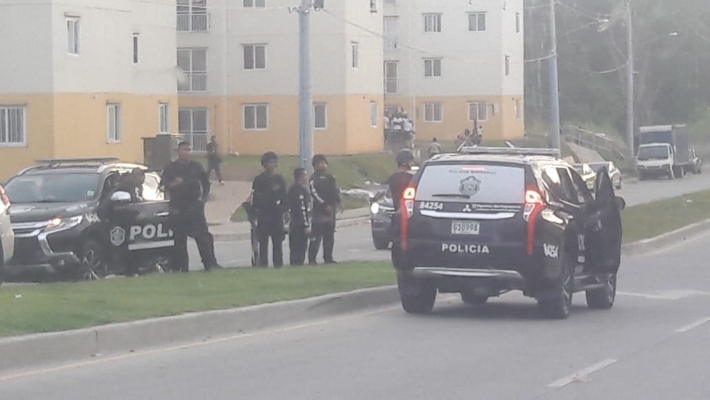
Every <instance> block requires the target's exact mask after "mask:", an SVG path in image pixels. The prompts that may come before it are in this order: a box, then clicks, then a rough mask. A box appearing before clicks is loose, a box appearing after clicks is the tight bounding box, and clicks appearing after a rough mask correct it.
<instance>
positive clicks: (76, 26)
mask: <svg viewBox="0 0 710 400" xmlns="http://www.w3.org/2000/svg"><path fill="white" fill-rule="evenodd" d="M80 39H81V19H80V18H79V17H71V18H67V53H69V54H73V55H77V56H78V55H79V51H80V46H79V44H80Z"/></svg>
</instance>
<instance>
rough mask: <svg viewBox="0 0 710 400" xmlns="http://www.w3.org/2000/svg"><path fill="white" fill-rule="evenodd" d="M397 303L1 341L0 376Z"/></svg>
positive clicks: (700, 229) (328, 305)
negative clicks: (22, 370) (103, 355)
mask: <svg viewBox="0 0 710 400" xmlns="http://www.w3.org/2000/svg"><path fill="white" fill-rule="evenodd" d="M367 220H369V219H367ZM344 221H345V220H344ZM708 230H710V220H705V221H702V222H699V223H697V224H694V225H690V226H687V227H685V228H681V229H678V230H676V231H673V232H669V233H667V234H664V235H661V236H658V237H655V238H652V239H647V240H642V241H640V242H636V243H631V244H627V245H624V246H623V247H622V254H623V255H624V256H627V257H628V256H635V255H640V254H643V253H647V252H650V251H655V250H658V249H660V248H663V247H665V246H670V245H674V244H676V243H678V242H682V241H685V240H687V239H688V238H691V237H693V236H698V235H701V234H703V233H705V232H707V231H708ZM398 300H399V293H398V292H397V288H396V286H386V287H379V288H372V289H361V290H356V291H352V292H347V293H337V294H330V295H324V296H319V297H314V298H309V299H303V300H293V301H286V302H280V303H271V304H263V305H258V306H251V307H245V308H238V309H232V310H222V311H208V312H201V313H191V314H185V315H180V316H175V317H166V318H156V319H149V320H143V321H136V322H129V323H122V324H112V325H104V326H99V327H95V328H86V329H79V330H73V331H66V332H58V333H47V334H36V335H28V336H18V337H12V338H7V339H0V355H2V356H1V357H0V371H9V370H10V369H13V370H17V369H23V368H30V367H37V366H40V365H48V364H57V363H67V362H72V361H81V360H87V359H91V357H96V356H97V355H100V354H121V353H124V354H125V353H126V352H132V351H136V350H145V349H149V348H154V347H159V346H168V345H171V344H172V345H175V344H180V343H191V342H192V343H194V342H198V341H200V340H206V339H209V338H212V337H220V336H222V337H224V336H229V335H235V334H236V333H244V332H247V331H254V330H258V329H266V328H275V327H279V326H284V325H288V324H294V323H298V322H303V321H309V320H317V319H322V318H326V317H330V316H334V315H343V314H348V313H353V312H358V311H363V310H367V309H372V308H376V307H382V306H386V305H388V304H393V303H396V302H397V301H398ZM0 380H2V377H1V376H0Z"/></svg>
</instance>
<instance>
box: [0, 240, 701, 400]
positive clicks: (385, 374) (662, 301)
mask: <svg viewBox="0 0 710 400" xmlns="http://www.w3.org/2000/svg"><path fill="white" fill-rule="evenodd" d="M708 258H710V235H708V236H706V237H704V238H701V239H696V240H695V241H691V242H689V243H686V244H684V245H682V246H679V247H676V248H674V249H669V250H666V251H665V252H662V253H658V254H655V255H649V256H643V257H635V258H626V259H624V262H623V267H622V271H621V274H620V294H619V297H618V299H617V305H616V306H615V308H614V309H612V310H610V311H592V310H589V309H587V308H586V305H585V304H584V299H583V296H576V297H575V299H574V310H573V315H572V316H571V317H570V319H568V320H566V321H549V320H543V319H540V318H539V316H538V313H537V308H536V306H535V303H534V301H532V300H530V299H525V298H523V297H522V296H520V295H517V294H509V295H506V296H503V297H502V298H500V299H494V300H492V301H491V303H490V304H489V305H487V306H484V307H467V306H464V305H463V304H462V303H460V301H459V300H458V299H457V298H455V297H452V296H448V297H446V298H445V297H444V296H440V300H439V302H438V303H437V306H436V308H435V312H434V314H433V315H430V316H410V315H407V314H405V313H404V312H403V311H401V309H400V308H399V306H398V305H396V306H394V307H389V308H384V309H379V310H375V311H371V312H368V313H363V314H357V315H350V316H347V317H340V318H334V319H330V320H324V321H314V322H313V323H310V324H305V325H300V326H295V327H285V328H281V329H276V330H272V331H267V332H258V331H257V332H248V333H247V334H243V333H241V334H238V336H235V337H233V338H227V339H224V340H220V341H215V342H201V343H197V344H195V345H192V346H185V347H183V348H180V349H167V350H162V351H153V352H147V353H133V354H130V355H128V356H125V357H123V358H120V359H110V358H106V359H103V360H99V361H98V362H93V363H92V362H89V363H88V364H84V365H74V366H68V367H61V368H56V369H49V370H44V371H24V372H23V373H21V374H19V375H5V376H0V393H2V396H1V397H2V398H7V399H48V400H51V399H76V400H82V399H107V400H108V399H134V400H140V399H146V400H148V399H150V400H153V399H196V398H204V399H211V400H216V399H230V400H231V399H307V400H318V399H327V400H330V399H343V400H345V399H388V400H389V399H432V398H440V399H472V398H477V399H572V398H573V399H590V400H596V399H600V398H614V399H644V400H650V399H672V398H677V399H707V398H708V393H710V380H708V379H706V378H707V369H708V354H710V322H708V321H710V288H709V287H708V286H707V284H706V282H708V279H707V276H708V272H707V263H706V262H704V261H703V260H707V259H708Z"/></svg>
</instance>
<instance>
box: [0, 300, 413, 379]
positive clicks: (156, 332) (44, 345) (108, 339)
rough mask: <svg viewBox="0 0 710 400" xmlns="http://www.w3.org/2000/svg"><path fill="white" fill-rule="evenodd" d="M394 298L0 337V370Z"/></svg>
mask: <svg viewBox="0 0 710 400" xmlns="http://www.w3.org/2000/svg"><path fill="white" fill-rule="evenodd" d="M398 300H399V293H398V292H397V288H396V286H387V287H378V288H372V289H361V290H356V291H352V292H347V293H337V294H330V295H324V296H318V297H313V298H308V299H303V300H293V301H286V302H280V303H272V304H262V305H257V306H251V307H244V308H238V309H233V310H221V311H209V312H202V313H191V314H184V315H179V316H175V317H166V318H156V319H149V320H143V321H136V322H129V323H121V324H111V325H104V326H99V327H95V328H86V329H79V330H73V331H66V332H57V333H46V334H36V335H28V336H18V337H12V338H7V339H0V354H1V355H2V356H1V357H0V371H8V370H11V369H12V370H19V369H24V368H31V367H37V366H40V365H51V364H58V363H67V362H73V361H82V360H89V359H91V358H92V357H99V356H101V355H103V354H120V353H128V352H133V351H137V350H145V349H148V348H153V347H156V346H168V345H171V344H172V345H175V344H179V343H190V342H198V341H200V340H206V339H209V338H212V337H220V336H222V337H224V336H228V335H234V334H237V333H244V332H248V331H255V330H259V329H265V328H275V327H278V326H284V325H287V324H295V323H298V322H303V321H312V320H317V319H322V318H326V317H330V316H333V315H343V314H348V313H353V312H358V311H363V310H367V309H371V308H375V307H381V306H384V305H387V304H393V303H395V302H397V301H398ZM0 380H2V376H0Z"/></svg>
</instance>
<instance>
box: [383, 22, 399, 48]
mask: <svg viewBox="0 0 710 400" xmlns="http://www.w3.org/2000/svg"><path fill="white" fill-rule="evenodd" d="M398 31H399V17H385V19H384V29H383V34H384V35H383V36H384V40H385V50H395V49H396V48H397V36H398Z"/></svg>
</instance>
